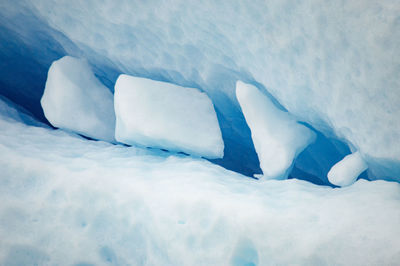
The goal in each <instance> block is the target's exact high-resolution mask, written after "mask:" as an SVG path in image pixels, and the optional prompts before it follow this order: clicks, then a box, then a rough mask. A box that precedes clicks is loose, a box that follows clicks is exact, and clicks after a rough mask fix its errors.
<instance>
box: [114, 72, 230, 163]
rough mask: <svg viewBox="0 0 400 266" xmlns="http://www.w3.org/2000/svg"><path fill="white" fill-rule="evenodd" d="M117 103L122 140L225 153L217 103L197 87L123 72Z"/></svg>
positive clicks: (209, 154) (195, 152) (117, 86)
mask: <svg viewBox="0 0 400 266" xmlns="http://www.w3.org/2000/svg"><path fill="white" fill-rule="evenodd" d="M114 103H115V114H116V118H117V120H116V129H115V138H116V139H117V140H118V141H119V142H122V143H126V144H136V145H142V146H145V147H153V148H161V149H166V150H171V151H177V152H185V153H188V154H191V155H195V156H203V157H207V158H211V159H214V158H222V157H223V155H224V142H223V140H222V135H221V130H220V128H219V124H218V119H217V115H216V114H215V111H214V106H213V104H212V102H211V100H210V99H209V98H208V96H207V95H206V94H205V93H203V92H200V91H199V90H197V89H194V88H184V87H181V86H177V85H174V84H171V83H167V82H160V81H155V80H150V79H146V78H140V77H133V76H128V75H121V76H119V78H118V80H117V82H116V83H115V94H114Z"/></svg>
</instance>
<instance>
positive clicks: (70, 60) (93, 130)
mask: <svg viewBox="0 0 400 266" xmlns="http://www.w3.org/2000/svg"><path fill="white" fill-rule="evenodd" d="M40 103H41V104H42V107H43V111H44V114H45V116H46V118H47V120H48V121H49V122H50V123H51V124H52V125H53V126H55V127H58V128H62V129H67V130H70V131H73V132H76V133H79V134H81V135H84V136H87V137H90V138H94V139H99V140H106V141H110V142H115V139H114V128H115V114H114V104H113V95H112V93H111V92H110V90H109V89H107V87H105V86H104V85H103V84H101V83H100V81H99V80H98V79H97V78H96V77H95V76H94V74H93V72H92V70H91V68H90V66H89V64H88V63H87V62H86V61H85V60H82V59H77V58H74V57H71V56H65V57H63V58H61V59H59V60H57V61H54V62H53V64H52V65H51V67H50V69H49V73H48V76H47V81H46V87H45V90H44V93H43V97H42V99H41V101H40Z"/></svg>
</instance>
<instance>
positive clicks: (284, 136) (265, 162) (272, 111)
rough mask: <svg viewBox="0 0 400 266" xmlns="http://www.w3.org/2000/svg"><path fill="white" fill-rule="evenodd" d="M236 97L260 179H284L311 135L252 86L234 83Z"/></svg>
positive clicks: (312, 135)
mask: <svg viewBox="0 0 400 266" xmlns="http://www.w3.org/2000/svg"><path fill="white" fill-rule="evenodd" d="M236 97H237V99H238V101H239V104H240V107H241V108H242V111H243V114H244V117H245V118H246V122H247V124H248V125H249V127H250V130H251V137H252V139H253V142H254V146H255V149H256V151H257V154H258V158H259V160H260V166H261V169H262V171H263V174H264V177H266V178H268V179H285V178H287V176H288V174H289V172H290V170H291V167H292V165H293V161H294V159H295V158H296V156H297V155H298V154H299V153H300V152H302V151H303V150H304V149H305V148H306V147H307V146H308V145H309V144H310V143H312V142H313V141H315V139H316V135H315V133H314V132H313V131H312V130H310V129H309V128H307V127H305V126H304V125H301V124H299V123H298V122H297V121H296V120H295V119H294V118H293V117H291V116H290V114H288V113H287V112H284V111H282V110H280V109H278V108H277V107H276V106H275V105H274V103H273V102H272V101H271V100H270V99H269V98H268V96H267V95H265V94H263V93H262V92H261V91H260V90H259V89H257V88H256V87H255V86H253V85H250V84H246V83H244V82H242V81H238V82H237V83H236Z"/></svg>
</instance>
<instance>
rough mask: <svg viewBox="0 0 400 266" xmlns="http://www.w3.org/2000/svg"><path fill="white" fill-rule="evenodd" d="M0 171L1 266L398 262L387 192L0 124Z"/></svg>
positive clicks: (394, 194) (395, 200)
mask: <svg viewBox="0 0 400 266" xmlns="http://www.w3.org/2000/svg"><path fill="white" fill-rule="evenodd" d="M0 169H1V173H0V202H1V204H0V264H1V265H194V266H195V265H355V266H357V265H363V266H365V265H396V264H397V263H398V262H399V261H400V238H399V237H398V236H399V235H400V227H399V222H400V208H399V204H400V199H399V196H398V195H399V194H400V185H399V184H398V183H394V182H386V181H374V182H369V181H365V180H359V181H357V182H356V183H355V184H354V185H353V186H351V187H347V188H344V189H332V188H330V187H323V186H315V185H312V184H310V183H307V182H304V181H299V180H294V179H291V180H285V181H275V180H269V181H264V182H261V181H256V180H252V179H249V178H246V177H244V176H242V175H239V174H236V173H234V172H230V171H227V170H224V169H223V168H221V167H219V166H216V165H214V164H211V163H209V162H207V161H205V160H202V159H193V158H190V157H179V156H171V155H169V154H168V153H163V152H161V151H159V152H152V151H150V150H145V149H140V148H135V147H125V146H122V145H111V144H109V143H106V142H102V141H88V140H85V139H83V138H80V137H79V136H77V135H73V134H68V133H66V132H64V131H62V130H51V129H48V128H40V127H32V126H27V125H24V124H22V123H19V122H16V121H12V119H3V116H0ZM366 203H367V204H366Z"/></svg>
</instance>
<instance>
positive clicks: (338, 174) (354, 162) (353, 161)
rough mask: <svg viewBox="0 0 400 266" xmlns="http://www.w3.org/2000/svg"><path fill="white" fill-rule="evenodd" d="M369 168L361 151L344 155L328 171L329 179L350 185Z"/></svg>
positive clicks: (335, 182) (342, 184) (336, 183)
mask: <svg viewBox="0 0 400 266" xmlns="http://www.w3.org/2000/svg"><path fill="white" fill-rule="evenodd" d="M367 169H368V165H367V164H366V163H365V161H364V160H363V158H362V156H361V154H360V152H359V151H357V152H354V153H352V154H349V155H347V156H346V157H344V158H343V159H342V160H341V161H340V162H338V163H337V164H335V165H334V166H333V167H332V168H331V170H330V171H329V172H328V179H329V181H330V182H331V183H332V184H335V185H337V186H341V187H343V186H348V185H351V184H353V183H354V181H356V179H357V177H358V176H359V175H360V174H361V173H362V172H364V171H365V170H367Z"/></svg>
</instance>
